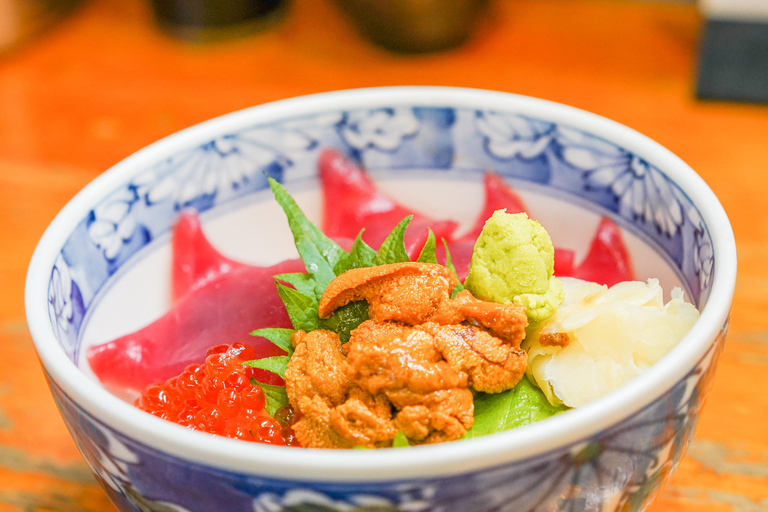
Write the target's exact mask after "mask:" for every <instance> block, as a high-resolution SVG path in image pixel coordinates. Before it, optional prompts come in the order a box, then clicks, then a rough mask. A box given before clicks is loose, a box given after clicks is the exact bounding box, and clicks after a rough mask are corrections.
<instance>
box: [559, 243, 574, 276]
mask: <svg viewBox="0 0 768 512" xmlns="http://www.w3.org/2000/svg"><path fill="white" fill-rule="evenodd" d="M575 258H576V253H575V252H573V251H571V250H569V249H560V248H558V247H555V275H556V276H560V277H573V272H574V266H573V262H574V259H575Z"/></svg>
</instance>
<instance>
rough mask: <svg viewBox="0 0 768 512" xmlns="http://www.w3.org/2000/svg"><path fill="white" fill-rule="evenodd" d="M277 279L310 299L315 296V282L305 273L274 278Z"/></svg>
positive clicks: (280, 275) (279, 275) (281, 275)
mask: <svg viewBox="0 0 768 512" xmlns="http://www.w3.org/2000/svg"><path fill="white" fill-rule="evenodd" d="M274 278H275V279H277V280H279V281H283V282H284V283H288V284H290V285H291V286H293V287H294V288H296V290H297V291H299V292H301V293H303V294H304V295H306V296H308V297H314V296H315V280H314V279H313V278H312V276H311V275H309V274H307V273H305V272H294V273H291V274H278V275H276V276H274Z"/></svg>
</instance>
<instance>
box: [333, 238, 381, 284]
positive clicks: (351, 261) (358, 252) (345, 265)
mask: <svg viewBox="0 0 768 512" xmlns="http://www.w3.org/2000/svg"><path fill="white" fill-rule="evenodd" d="M362 235H363V232H362V231H361V232H360V233H358V235H357V237H356V238H355V243H354V244H352V249H351V250H350V251H349V254H348V255H346V256H342V258H341V259H340V260H339V262H338V263H337V264H336V266H335V267H334V268H333V271H334V272H335V273H336V275H337V276H338V275H341V274H343V273H344V272H346V271H347V270H352V269H353V268H364V267H372V266H374V265H375V262H376V251H374V250H373V249H371V247H370V246H369V245H368V244H367V243H365V242H364V241H363V238H362Z"/></svg>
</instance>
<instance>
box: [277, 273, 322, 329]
mask: <svg viewBox="0 0 768 512" xmlns="http://www.w3.org/2000/svg"><path fill="white" fill-rule="evenodd" d="M275 285H276V286H277V293H278V294H279V295H280V298H281V299H282V300H283V304H285V310H286V312H287V313H288V318H290V319H291V323H292V324H293V328H294V329H296V330H299V329H303V330H305V331H313V330H315V329H317V325H318V323H319V320H320V319H319V318H318V316H317V302H316V301H315V299H314V298H312V297H308V296H306V295H304V294H303V293H301V292H299V291H297V290H294V289H293V288H289V287H287V286H285V285H284V284H280V283H275Z"/></svg>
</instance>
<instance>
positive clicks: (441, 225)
mask: <svg viewBox="0 0 768 512" xmlns="http://www.w3.org/2000/svg"><path fill="white" fill-rule="evenodd" d="M318 165H319V170H320V178H321V180H322V184H323V223H322V228H323V232H324V233H325V234H326V235H328V236H329V237H331V238H338V237H343V238H351V239H354V238H355V237H356V236H357V234H358V233H359V232H360V230H361V229H363V228H365V233H364V234H363V239H364V240H365V241H366V242H367V243H368V245H370V246H371V247H373V248H374V249H377V248H378V247H379V246H380V245H381V242H383V241H384V239H385V238H386V236H387V235H388V234H389V232H390V231H392V228H394V227H395V226H396V225H397V223H398V222H400V221H401V220H403V218H404V217H406V216H408V215H413V219H412V220H411V224H410V226H409V227H408V231H407V232H406V234H405V247H406V250H407V251H408V253H409V254H412V253H414V252H415V253H416V254H417V255H418V252H419V251H420V250H421V247H422V246H423V245H424V242H425V241H426V240H427V236H428V230H427V228H432V231H433V232H434V233H435V236H436V237H437V239H438V240H440V239H441V238H445V239H447V240H450V239H451V236H452V235H453V232H454V231H455V230H456V227H457V226H458V224H457V223H456V222H454V221H450V220H449V221H436V220H433V219H430V218H429V217H426V216H424V215H422V214H420V213H417V212H415V211H413V210H411V209H410V208H406V207H405V206H402V205H400V204H398V203H397V202H395V201H394V200H393V199H392V198H390V197H389V196H388V195H386V194H384V193H383V192H381V191H379V190H378V189H377V188H376V185H375V184H374V183H373V182H372V181H371V179H370V178H369V177H368V175H366V174H365V172H364V171H363V170H362V169H361V168H360V167H358V166H357V165H355V164H354V163H352V162H350V161H349V160H348V159H347V158H346V157H344V156H343V155H342V154H341V153H339V152H338V151H335V150H333V149H326V150H324V151H323V152H322V153H321V154H320V158H319V163H318Z"/></svg>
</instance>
